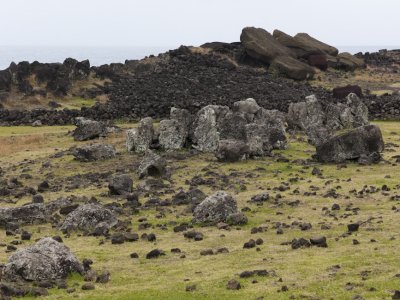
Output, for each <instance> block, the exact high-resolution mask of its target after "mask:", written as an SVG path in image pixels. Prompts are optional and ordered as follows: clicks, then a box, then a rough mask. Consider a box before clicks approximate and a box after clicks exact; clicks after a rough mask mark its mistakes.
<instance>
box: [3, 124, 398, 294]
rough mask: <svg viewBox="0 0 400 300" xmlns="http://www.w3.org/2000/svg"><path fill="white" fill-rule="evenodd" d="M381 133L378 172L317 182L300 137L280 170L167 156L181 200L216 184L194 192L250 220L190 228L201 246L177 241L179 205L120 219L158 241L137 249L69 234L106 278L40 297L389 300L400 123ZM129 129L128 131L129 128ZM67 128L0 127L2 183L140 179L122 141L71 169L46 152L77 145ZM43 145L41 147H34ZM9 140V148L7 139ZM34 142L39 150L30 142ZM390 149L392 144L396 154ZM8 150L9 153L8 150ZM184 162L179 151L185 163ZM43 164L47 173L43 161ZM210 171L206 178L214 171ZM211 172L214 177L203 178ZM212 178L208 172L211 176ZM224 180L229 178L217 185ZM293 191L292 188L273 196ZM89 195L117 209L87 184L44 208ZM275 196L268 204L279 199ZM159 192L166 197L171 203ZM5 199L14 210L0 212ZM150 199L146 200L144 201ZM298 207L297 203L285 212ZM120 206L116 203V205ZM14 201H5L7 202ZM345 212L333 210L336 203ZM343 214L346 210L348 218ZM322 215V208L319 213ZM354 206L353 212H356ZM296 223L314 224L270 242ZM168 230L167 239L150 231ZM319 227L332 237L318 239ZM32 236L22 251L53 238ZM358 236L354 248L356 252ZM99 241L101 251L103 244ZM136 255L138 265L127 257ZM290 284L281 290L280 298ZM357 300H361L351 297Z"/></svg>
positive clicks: (68, 160) (347, 173)
mask: <svg viewBox="0 0 400 300" xmlns="http://www.w3.org/2000/svg"><path fill="white" fill-rule="evenodd" d="M377 124H378V125H379V126H380V127H381V129H382V132H383V134H384V138H385V142H386V143H392V144H391V146H390V147H388V148H387V150H385V153H384V158H385V160H386V161H384V162H381V163H380V164H378V165H373V166H360V165H358V164H354V163H349V164H347V166H346V167H344V168H340V169H338V168H337V166H336V165H318V164H316V165H315V166H316V167H319V168H320V169H321V170H322V173H323V175H322V176H321V177H318V176H314V175H311V170H312V168H313V167H304V166H303V165H301V164H299V163H298V162H297V163H296V162H293V161H294V160H297V159H307V158H310V156H311V155H312V153H313V152H314V149H313V147H311V146H309V145H307V144H306V143H304V142H301V141H299V140H298V139H296V138H292V140H291V142H290V144H289V148H288V149H287V150H283V151H279V153H281V154H282V155H283V156H285V157H287V158H288V159H289V160H290V162H277V160H276V158H273V157H268V158H264V159H260V160H250V161H246V162H240V163H231V164H222V163H218V162H216V160H215V159H214V157H213V156H212V155H196V156H191V157H186V158H183V159H181V160H177V159H174V158H172V156H170V157H169V158H168V163H169V165H170V166H171V167H172V169H173V175H172V179H171V182H169V184H170V185H171V188H172V189H174V190H175V191H176V192H177V191H178V189H179V188H180V187H182V188H183V189H184V190H187V189H188V185H187V184H186V182H185V181H186V180H187V179H189V180H190V179H191V178H192V177H193V176H195V175H200V176H202V177H204V178H209V177H212V178H213V179H214V180H216V182H217V183H218V184H217V185H219V186H218V187H217V188H212V187H210V186H199V188H200V189H201V190H202V191H204V192H205V193H206V194H210V193H212V192H213V190H214V189H218V188H224V189H226V190H227V191H228V192H230V193H232V194H233V195H234V196H235V198H236V199H237V201H238V206H239V208H244V207H248V208H250V211H249V212H246V215H247V217H248V218H249V223H248V224H247V225H245V226H242V227H238V228H235V227H233V228H231V229H230V230H218V229H217V228H216V227H204V228H200V227H198V228H196V230H197V231H200V232H202V233H203V234H204V239H203V240H202V241H197V242H194V241H189V240H187V239H185V238H184V237H183V233H174V232H173V230H172V229H173V227H174V226H173V225H172V223H171V221H175V222H178V223H180V222H185V221H190V220H191V214H188V213H185V212H184V210H185V207H182V206H179V207H173V206H171V207H166V208H162V209H161V212H162V217H161V218H159V216H158V217H157V215H159V214H160V210H156V209H147V210H144V209H143V210H141V211H140V212H139V213H138V214H134V215H132V216H129V217H126V216H125V217H123V219H129V220H130V221H131V222H132V225H131V228H132V232H136V233H139V235H141V234H142V233H144V232H146V233H151V232H153V233H155V234H156V236H157V241H156V242H148V241H147V240H146V241H144V240H139V241H137V242H133V243H124V244H122V245H112V244H111V243H110V241H109V240H105V239H104V238H96V237H85V236H81V235H79V234H73V235H72V236H71V237H70V238H64V243H65V244H66V245H67V246H68V247H70V248H71V249H72V251H73V252H74V253H75V254H76V255H77V256H78V258H80V259H83V258H91V259H92V260H93V261H94V264H93V267H94V268H95V269H96V270H103V269H106V270H109V271H110V272H111V280H110V282H109V283H107V284H96V289H95V290H93V291H82V290H81V289H80V285H81V284H82V283H83V278H81V277H80V276H77V275H74V276H72V277H71V278H69V280H68V284H69V286H74V285H75V284H76V285H77V286H76V292H74V293H73V294H67V293H66V291H65V290H58V289H52V290H50V296H48V297H47V299H71V298H75V299H257V298H259V297H264V299H352V298H353V297H357V296H360V297H363V298H364V299H388V298H390V297H391V295H392V294H393V290H395V289H399V286H400V278H399V277H396V276H395V275H396V274H398V273H400V257H399V255H398V249H399V247H400V229H399V226H398V220H399V216H400V215H399V213H398V212H396V211H395V210H393V209H394V208H393V206H397V207H399V204H398V203H397V202H395V201H392V200H390V197H391V196H394V195H397V194H400V191H399V189H400V186H399V184H400V182H399V177H400V166H399V165H397V164H394V159H393V158H392V157H393V156H395V155H399V154H400V149H399V148H398V145H400V126H399V125H400V124H399V123H395V122H378V123H377ZM130 126H131V125H126V126H125V127H130ZM71 129H72V128H71V127H41V128H31V127H2V128H0V147H3V148H0V149H2V150H1V151H0V165H1V167H2V168H3V170H4V171H5V175H4V176H3V177H6V178H9V177H12V176H16V177H19V176H20V175H21V174H22V173H26V172H28V173H30V174H32V176H33V178H32V179H20V181H22V182H23V183H24V185H27V186H36V185H37V184H38V183H39V182H40V181H42V180H43V179H44V178H45V177H46V178H49V181H50V183H51V182H52V181H57V180H62V179H63V178H65V177H67V176H70V175H76V174H79V173H80V174H83V173H87V172H106V171H112V172H113V173H114V172H116V170H121V169H123V170H126V171H127V173H129V174H131V175H132V178H134V184H135V185H138V184H141V183H142V182H143V181H142V180H139V179H138V178H137V175H136V173H135V168H134V167H132V166H134V164H135V163H136V162H137V161H138V159H139V157H138V156H137V155H132V154H128V153H126V151H125V149H124V134H123V133H121V134H118V135H113V136H111V137H109V138H107V139H105V140H103V141H102V142H108V143H113V144H114V145H116V146H117V149H118V150H119V152H120V155H118V157H117V158H115V159H112V160H109V161H104V162H96V163H78V162H76V161H74V160H73V158H72V156H70V155H66V156H63V157H60V158H49V156H50V155H52V154H54V153H56V152H59V151H61V150H66V149H68V148H70V147H71V146H74V145H79V144H81V143H77V142H74V141H73V139H72V137H70V136H68V135H67V132H68V131H69V130H71ZM38 137H39V138H38ZM11 140H12V141H13V142H12V143H10V141H11ZM32 140H33V141H35V142H32ZM396 145H397V146H396ZM10 147H11V150H6V151H4V149H8V148H10ZM184 155H185V153H184V152H183V153H182V156H183V157H184ZM46 162H49V163H50V165H47V166H46V167H44V166H43V163H46ZM210 171H212V173H210ZM210 174H211V175H210ZM212 174H214V175H212ZM224 177H227V178H228V181H220V180H221V178H224ZM282 182H285V183H288V184H289V186H290V189H289V190H287V191H283V192H282V191H278V190H274V188H277V187H279V186H281V185H282ZM384 184H386V185H387V186H388V187H389V188H390V191H388V192H382V191H380V190H379V191H378V192H376V193H366V192H364V194H363V196H362V197H360V195H358V196H356V195H354V194H352V193H350V191H351V190H353V189H356V190H357V191H360V190H362V189H363V187H364V186H367V187H369V186H375V187H377V188H381V187H382V185H384ZM311 186H314V187H316V189H318V190H317V191H316V195H315V196H305V195H304V193H305V192H310V191H311V188H310V187H311ZM332 188H334V189H335V190H336V193H338V194H339V197H338V198H337V199H334V198H329V197H324V195H325V194H326V193H327V192H328V191H329V190H330V189H332ZM262 192H268V193H269V194H270V196H271V199H270V200H269V201H268V202H265V203H264V205H262V206H257V205H255V204H252V203H249V202H248V201H249V200H250V198H251V196H253V195H257V194H260V193H262ZM71 194H74V195H85V196H88V197H91V196H95V197H96V198H98V199H99V200H101V201H102V202H104V203H106V202H112V201H118V200H116V199H110V198H109V197H108V196H107V184H106V183H105V182H104V183H102V186H101V187H100V188H99V187H96V186H89V187H87V188H85V189H77V190H73V191H71V192H68V191H67V190H66V189H65V188H64V189H61V190H59V191H57V192H45V193H43V196H44V198H45V200H46V201H50V200H54V199H56V198H58V197H59V196H65V195H71ZM278 194H280V195H281V198H279V199H278V200H275V198H276V197H277V195H278ZM171 196H172V194H170V195H168V194H167V195H164V196H162V197H163V198H170V197H171ZM6 200H12V202H14V203H5V201H6ZM146 200H147V199H146V198H144V197H143V196H142V197H141V198H140V201H141V202H142V203H143V202H145V201H146ZM295 200H299V201H300V203H299V205H298V206H293V205H290V203H291V202H293V201H295ZM0 201H1V202H0V205H1V206H3V207H5V206H12V205H18V206H19V205H22V204H23V203H27V202H29V201H30V198H29V197H24V198H21V199H0ZM119 201H120V202H121V203H122V200H119ZM7 202H10V201H7ZM334 203H337V204H339V205H340V207H341V209H340V210H339V211H331V210H330V208H331V206H332V204H334ZM346 207H348V209H346ZM326 208H328V210H326ZM353 208H359V210H352V209H353ZM141 217H146V218H147V220H148V222H149V223H151V224H152V225H153V228H150V229H147V230H139V229H138V224H139V221H138V220H139V218H141ZM294 221H300V222H306V223H311V224H312V229H311V230H307V231H301V230H300V229H299V228H298V227H297V226H292V227H291V228H283V234H277V233H276V231H277V229H276V228H274V227H276V224H277V222H280V223H286V224H288V225H290V224H292V222H294ZM358 221H363V222H365V223H364V224H363V225H362V226H361V227H360V229H359V231H358V232H357V233H354V234H352V235H351V236H348V237H345V236H343V234H344V233H345V232H347V224H348V223H352V222H358ZM159 224H166V228H167V229H166V230H165V229H160V228H159V227H157V225H159ZM259 226H264V227H265V231H264V232H261V233H256V234H251V232H250V230H251V228H252V227H259ZM321 226H325V227H328V228H330V229H325V230H322V229H321ZM25 229H27V230H28V231H30V232H32V233H33V237H32V241H30V242H23V244H22V245H20V246H18V247H19V248H22V247H25V246H27V245H28V244H31V243H33V242H34V240H35V239H38V238H41V237H43V236H53V235H56V234H60V232H59V231H57V230H56V229H54V228H52V227H51V226H50V225H36V226H27V227H26V228H25ZM321 235H323V236H326V237H327V241H328V248H316V247H313V248H309V249H299V250H292V249H291V247H290V245H281V244H282V243H285V242H287V241H291V240H292V239H293V238H300V237H304V238H310V237H313V236H321ZM250 238H252V239H257V238H262V239H263V241H264V243H263V244H262V245H260V246H258V247H259V251H257V250H256V248H252V249H243V244H244V243H245V242H247V241H248V240H249V239H250ZM14 239H16V237H8V236H6V235H5V231H4V230H3V229H0V240H1V241H2V242H4V243H9V242H11V241H12V240H14ZM353 239H357V240H358V241H359V244H358V245H353ZM102 240H104V241H105V243H104V244H102V245H100V241H102ZM221 247H226V248H228V249H229V253H224V254H218V255H213V256H201V255H200V251H201V250H204V249H208V248H221ZM155 248H158V249H162V250H164V251H165V252H166V256H163V257H161V258H158V259H152V260H148V259H146V258H145V256H146V254H147V253H148V252H149V251H150V250H152V249H155ZM171 248H180V249H181V251H182V253H184V254H185V255H186V258H180V256H181V254H173V253H171V252H170V249H171ZM132 252H137V253H138V254H139V259H132V258H130V256H129V255H130V253H132ZM8 256H9V253H6V252H5V248H0V263H5V262H6V261H7V258H8ZM257 269H266V270H268V271H270V274H271V275H269V276H266V277H260V276H255V277H251V278H246V279H241V278H239V274H240V273H241V272H242V271H245V270H257ZM233 278H234V279H236V280H238V281H239V282H240V283H241V285H242V288H241V289H240V290H238V291H231V290H227V289H226V284H227V282H228V281H229V280H230V279H233ZM192 284H195V285H196V287H197V288H196V290H195V291H193V292H186V291H185V287H186V286H187V285H192ZM283 286H286V287H287V291H281V289H282V287H283ZM355 299H361V298H355Z"/></svg>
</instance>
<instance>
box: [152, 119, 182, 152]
mask: <svg viewBox="0 0 400 300" xmlns="http://www.w3.org/2000/svg"><path fill="white" fill-rule="evenodd" d="M159 131H160V135H159V139H158V140H159V143H160V146H161V148H163V149H164V150H179V149H182V148H183V147H184V146H185V143H186V139H187V137H188V133H189V130H188V127H185V124H182V123H180V122H179V121H177V120H162V121H161V122H160V126H159Z"/></svg>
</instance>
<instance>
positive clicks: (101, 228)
mask: <svg viewBox="0 0 400 300" xmlns="http://www.w3.org/2000/svg"><path fill="white" fill-rule="evenodd" d="M117 222H118V220H117V218H116V216H115V215H114V214H113V213H112V212H111V211H110V210H108V209H106V208H104V207H102V206H100V205H97V204H85V205H81V206H79V207H78V208H77V209H75V210H74V211H72V212H71V213H69V214H68V215H67V217H66V218H65V220H64V222H63V224H62V225H61V227H60V230H61V231H63V232H71V231H76V230H81V231H83V232H84V233H86V234H96V235H101V234H105V233H107V231H108V230H109V229H110V228H112V227H114V226H115V225H116V224H117Z"/></svg>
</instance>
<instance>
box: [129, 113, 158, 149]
mask: <svg viewBox="0 0 400 300" xmlns="http://www.w3.org/2000/svg"><path fill="white" fill-rule="evenodd" d="M153 137H154V128H153V119H152V118H150V117H147V118H144V119H142V120H140V122H139V125H138V127H137V128H133V129H129V130H127V132H126V148H127V149H128V151H130V152H133V151H134V152H138V153H139V152H145V151H146V150H147V149H149V148H150V145H151V143H152V142H153Z"/></svg>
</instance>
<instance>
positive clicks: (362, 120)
mask: <svg viewBox="0 0 400 300" xmlns="http://www.w3.org/2000/svg"><path fill="white" fill-rule="evenodd" d="M346 99H347V105H348V106H349V107H350V109H351V113H352V115H353V127H359V126H364V125H368V124H369V121H368V107H367V106H366V105H365V104H364V102H362V100H361V99H360V98H358V96H357V95H356V94H354V93H350V94H349V95H348V96H347V97H346Z"/></svg>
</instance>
